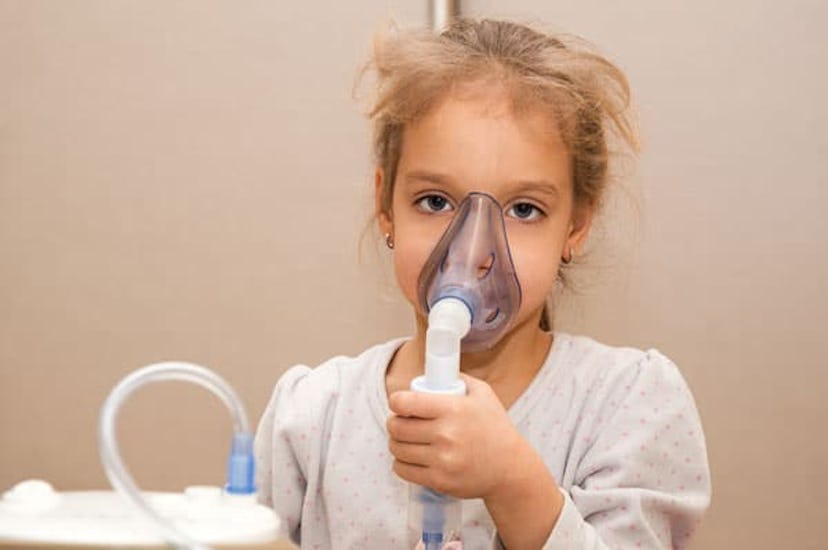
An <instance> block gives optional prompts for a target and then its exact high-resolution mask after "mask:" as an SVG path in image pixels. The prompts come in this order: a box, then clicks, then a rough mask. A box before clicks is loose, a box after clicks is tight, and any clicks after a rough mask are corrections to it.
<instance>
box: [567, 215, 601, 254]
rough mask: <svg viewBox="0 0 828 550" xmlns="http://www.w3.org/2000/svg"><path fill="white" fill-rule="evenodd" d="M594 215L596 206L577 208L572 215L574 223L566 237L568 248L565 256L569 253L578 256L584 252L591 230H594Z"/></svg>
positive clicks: (572, 222) (570, 225) (571, 224)
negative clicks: (572, 252) (571, 252)
mask: <svg viewBox="0 0 828 550" xmlns="http://www.w3.org/2000/svg"><path fill="white" fill-rule="evenodd" d="M594 214H595V205H594V204H585V205H583V206H580V207H577V208H575V210H574V212H573V213H572V221H571V222H570V224H569V234H568V235H567V237H566V246H565V248H564V251H563V254H564V255H568V254H569V251H574V252H575V254H578V253H579V252H580V251H581V250H583V247H584V243H586V240H587V236H588V235H589V230H590V229H591V228H592V219H593V217H594Z"/></svg>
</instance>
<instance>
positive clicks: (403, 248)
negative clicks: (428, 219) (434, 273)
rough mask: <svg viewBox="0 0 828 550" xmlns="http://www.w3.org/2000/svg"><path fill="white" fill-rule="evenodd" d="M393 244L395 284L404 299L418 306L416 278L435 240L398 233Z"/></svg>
mask: <svg viewBox="0 0 828 550" xmlns="http://www.w3.org/2000/svg"><path fill="white" fill-rule="evenodd" d="M398 237H399V238H398V240H397V241H396V242H395V244H394V273H395V275H396V277H397V284H398V285H399V287H400V290H401V291H402V293H403V295H404V296H405V297H406V299H407V300H408V301H409V302H410V303H411V304H412V305H414V306H415V307H419V304H418V299H417V280H418V279H419V277H420V271H422V269H423V265H425V262H426V260H427V259H428V257H429V255H430V254H431V251H432V249H433V248H434V244H435V243H436V240H435V241H432V240H430V239H428V238H424V237H423V236H420V235H411V234H409V233H408V232H406V233H405V234H402V233H398Z"/></svg>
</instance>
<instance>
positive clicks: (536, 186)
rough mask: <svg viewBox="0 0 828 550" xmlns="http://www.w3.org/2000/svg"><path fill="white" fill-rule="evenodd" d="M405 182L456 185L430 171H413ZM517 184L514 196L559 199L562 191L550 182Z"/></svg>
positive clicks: (442, 175)
mask: <svg viewBox="0 0 828 550" xmlns="http://www.w3.org/2000/svg"><path fill="white" fill-rule="evenodd" d="M405 180H406V181H407V182H410V181H415V180H420V181H428V182H431V183H435V184H438V185H446V186H451V185H453V183H454V179H453V178H452V177H451V176H448V175H446V174H440V173H438V172H431V171H428V170H413V171H411V172H409V173H407V174H406V175H405ZM515 183H516V184H517V187H516V188H515V189H514V190H513V193H514V194H520V193H525V192H536V193H541V194H543V195H547V196H549V197H553V198H557V197H558V196H559V195H560V189H559V188H558V186H557V185H556V184H555V183H554V182H553V181H550V180H545V179H540V180H518V181H516V182H515Z"/></svg>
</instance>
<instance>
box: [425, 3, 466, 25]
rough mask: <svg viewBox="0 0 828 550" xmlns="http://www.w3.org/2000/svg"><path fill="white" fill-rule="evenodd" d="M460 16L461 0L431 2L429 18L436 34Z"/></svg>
mask: <svg viewBox="0 0 828 550" xmlns="http://www.w3.org/2000/svg"><path fill="white" fill-rule="evenodd" d="M459 15H460V0H430V2H429V16H430V19H431V28H432V29H433V30H434V32H441V31H442V30H443V29H445V28H446V27H448V25H449V23H451V21H452V20H453V19H455V18H456V17H458V16H459Z"/></svg>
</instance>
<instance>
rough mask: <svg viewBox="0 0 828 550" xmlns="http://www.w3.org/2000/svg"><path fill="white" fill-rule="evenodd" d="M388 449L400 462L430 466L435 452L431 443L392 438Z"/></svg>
mask: <svg viewBox="0 0 828 550" xmlns="http://www.w3.org/2000/svg"><path fill="white" fill-rule="evenodd" d="M388 450H390V451H391V454H392V455H394V458H396V459H397V460H398V461H400V462H405V463H406V464H410V465H412V466H429V465H430V464H431V460H432V454H433V453H434V451H433V449H432V448H431V445H424V444H422V443H403V442H401V441H395V440H393V439H391V440H390V441H388Z"/></svg>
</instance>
